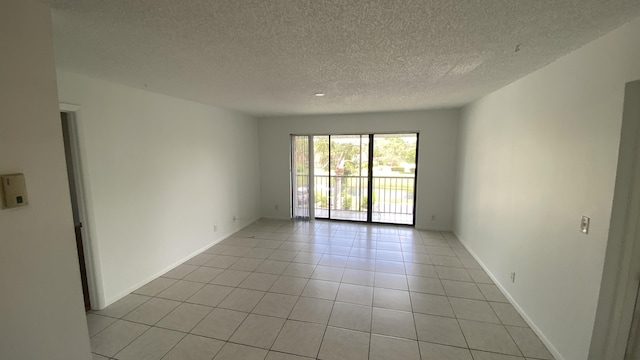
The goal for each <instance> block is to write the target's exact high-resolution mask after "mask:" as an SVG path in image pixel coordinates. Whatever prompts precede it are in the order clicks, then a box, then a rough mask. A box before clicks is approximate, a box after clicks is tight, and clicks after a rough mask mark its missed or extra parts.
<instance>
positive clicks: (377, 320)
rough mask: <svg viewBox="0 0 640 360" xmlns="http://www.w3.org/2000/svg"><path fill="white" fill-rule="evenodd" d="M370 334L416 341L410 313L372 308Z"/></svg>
mask: <svg viewBox="0 0 640 360" xmlns="http://www.w3.org/2000/svg"><path fill="white" fill-rule="evenodd" d="M371 332H372V333H374V334H380V335H388V336H395V337H401V338H406V339H414V340H415V339H416V328H415V325H414V322H413V315H412V314H411V313H410V312H404V311H397V310H389V309H380V308H373V315H372V319H371Z"/></svg>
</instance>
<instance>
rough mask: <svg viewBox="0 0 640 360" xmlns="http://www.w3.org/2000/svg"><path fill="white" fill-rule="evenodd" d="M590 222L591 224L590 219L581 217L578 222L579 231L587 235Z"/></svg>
mask: <svg viewBox="0 0 640 360" xmlns="http://www.w3.org/2000/svg"><path fill="white" fill-rule="evenodd" d="M590 222H591V219H589V218H588V217H586V216H583V217H582V219H581V220H580V231H582V232H583V233H585V234H588V233H589V223H590Z"/></svg>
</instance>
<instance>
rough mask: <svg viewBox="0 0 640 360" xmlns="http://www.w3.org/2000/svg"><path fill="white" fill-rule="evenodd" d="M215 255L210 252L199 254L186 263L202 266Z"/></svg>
mask: <svg viewBox="0 0 640 360" xmlns="http://www.w3.org/2000/svg"><path fill="white" fill-rule="evenodd" d="M214 257H215V256H214V255H209V254H198V255H196V256H194V257H192V258H191V259H189V260H187V261H185V262H184V263H185V264H186V265H197V266H202V265H204V264H205V263H207V262H209V261H210V260H211V259H213V258H214Z"/></svg>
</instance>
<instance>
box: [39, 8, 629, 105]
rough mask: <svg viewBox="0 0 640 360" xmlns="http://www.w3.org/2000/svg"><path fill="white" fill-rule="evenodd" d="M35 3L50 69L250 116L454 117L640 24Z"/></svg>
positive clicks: (450, 11) (550, 11) (497, 11)
mask: <svg viewBox="0 0 640 360" xmlns="http://www.w3.org/2000/svg"><path fill="white" fill-rule="evenodd" d="M42 1H43V2H45V3H47V4H48V5H50V6H51V7H52V13H53V27H54V45H55V53H56V62H57V66H58V67H59V68H61V69H63V70H69V71H73V72H77V73H81V74H85V75H88V76H91V77H95V78H101V79H106V80H110V81H114V82H117V83H121V84H126V85H129V86H132V87H136V88H140V89H148V90H150V91H154V92H158V93H162V94H167V95H171V96H175V97H179V98H184V99H189V100H193V101H197V102H201V103H206V104H212V105H216V106H220V107H224V108H229V109H235V110H239V111H242V112H245V113H248V114H252V115H257V116H269V115H285V114H320V113H351V112H375V111H392V110H415V109H432V108H443V107H457V106H460V105H464V104H466V103H468V102H470V101H473V100H475V99H477V98H479V97H481V96H483V95H485V94H487V93H489V92H491V91H493V90H496V89H499V88H500V87H502V86H504V85H506V84H509V83H511V82H513V81H514V80H516V79H518V78H520V77H522V76H524V75H526V74H528V73H530V72H532V71H534V70H536V69H538V68H540V67H542V66H544V65H546V64H548V63H550V62H552V61H553V60H555V59H557V58H559V57H561V56H562V55H564V54H567V53H569V52H571V51H572V50H575V49H577V48H579V47H580V46H582V45H584V44H586V43H588V42H589V41H591V40H594V39H595V38H597V37H599V36H601V35H603V34H605V33H607V32H609V31H611V30H613V29H614V28H616V27H618V26H620V25H622V24H624V23H625V22H627V21H630V20H631V19H633V18H635V17H638V16H640V1H638V0H183V1H177V0H42ZM639 39H640V34H639ZM316 92H323V93H326V96H324V97H315V96H313V94H314V93H316Z"/></svg>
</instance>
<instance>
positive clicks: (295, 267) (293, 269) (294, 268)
mask: <svg viewBox="0 0 640 360" xmlns="http://www.w3.org/2000/svg"><path fill="white" fill-rule="evenodd" d="M315 268H316V265H311V264H302V263H290V264H289V265H288V266H287V268H286V269H284V271H283V272H282V275H287V276H296V277H302V278H307V279H308V278H310V277H311V274H313V271H314V270H315Z"/></svg>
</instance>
